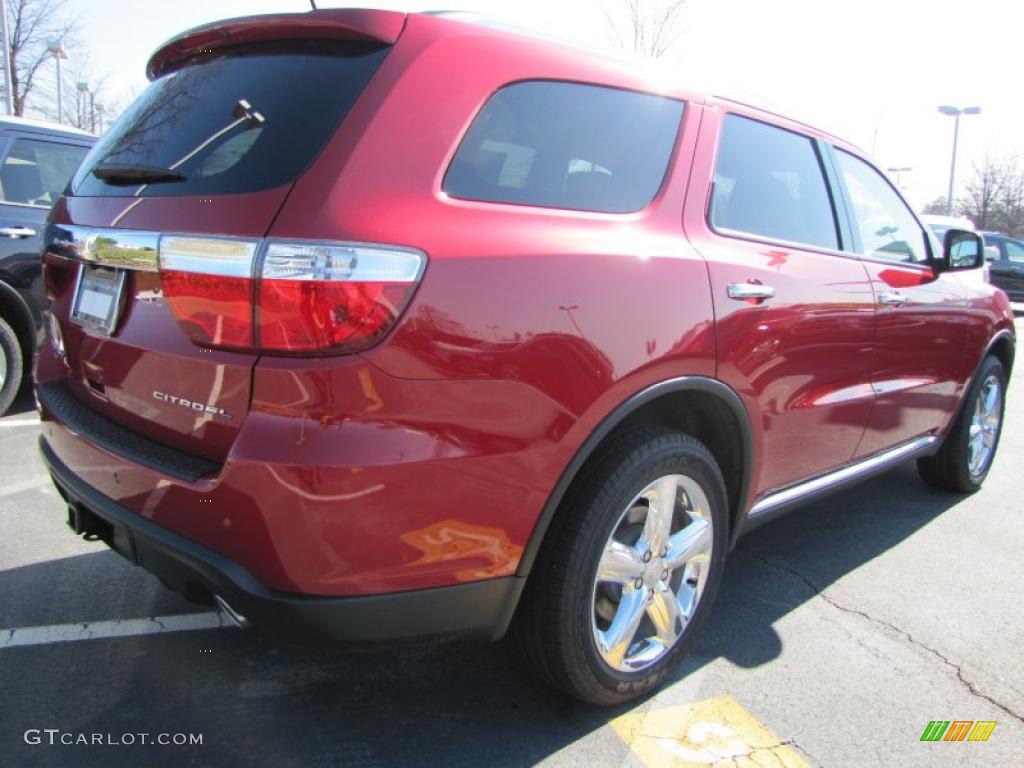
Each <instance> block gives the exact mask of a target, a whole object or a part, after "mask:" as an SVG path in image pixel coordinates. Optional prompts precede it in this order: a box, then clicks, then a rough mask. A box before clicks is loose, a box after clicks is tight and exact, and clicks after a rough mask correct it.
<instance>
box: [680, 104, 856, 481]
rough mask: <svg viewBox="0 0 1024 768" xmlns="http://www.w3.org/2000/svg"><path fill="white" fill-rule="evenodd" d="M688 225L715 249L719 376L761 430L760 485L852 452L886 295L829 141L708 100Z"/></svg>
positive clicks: (703, 247)
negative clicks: (850, 232)
mask: <svg viewBox="0 0 1024 768" xmlns="http://www.w3.org/2000/svg"><path fill="white" fill-rule="evenodd" d="M698 141H699V146H698V149H697V160H696V162H695V166H694V171H693V174H692V176H691V182H690V190H689V192H688V194H687V203H686V215H685V222H684V224H685V228H686V233H687V236H688V237H689V238H690V240H691V242H692V243H693V244H694V246H695V247H696V248H697V249H698V250H699V251H700V252H701V253H702V254H703V255H704V257H705V258H706V259H707V262H708V269H709V272H710V278H711V290H712V298H713V301H714V306H715V315H716V320H717V341H718V377H719V378H720V379H721V380H722V381H724V382H726V383H727V384H729V385H730V386H731V387H732V388H733V389H735V390H736V391H737V392H738V393H739V394H740V396H741V397H742V398H743V399H744V400H745V402H746V405H747V408H748V410H749V411H750V412H751V413H752V414H759V418H756V419H755V423H754V429H755V439H756V438H757V437H758V434H757V433H760V435H759V437H760V448H761V450H760V454H759V455H760V461H759V462H758V468H757V471H756V475H755V478H754V482H755V493H754V495H755V497H756V496H757V495H762V494H763V493H764V492H766V491H769V490H773V489H777V488H780V487H783V486H786V485H790V484H793V483H795V482H797V481H800V480H802V479H805V478H808V477H810V476H813V475H818V474H822V473H824V472H826V471H828V470H830V469H832V468H834V467H837V466H840V465H842V464H845V463H846V462H848V461H850V459H851V457H852V456H853V454H854V450H855V449H856V447H857V444H858V442H859V441H860V439H861V436H862V434H863V432H864V427H865V424H866V422H867V419H868V414H869V412H870V405H871V399H872V391H871V387H870V376H871V360H872V335H873V325H874V302H873V296H872V293H871V286H870V283H869V281H868V276H867V272H866V271H865V269H864V266H863V264H862V263H861V262H860V260H859V259H858V258H857V257H856V256H855V255H853V254H849V253H846V254H844V253H842V247H843V241H844V237H843V233H842V231H841V228H840V223H839V220H838V218H837V216H836V206H835V204H834V201H833V199H832V197H831V194H830V190H829V185H828V183H827V171H826V169H827V168H828V167H830V166H827V165H826V164H825V162H824V159H823V154H822V153H823V152H824V149H823V146H822V145H821V144H820V143H819V142H818V141H816V140H814V139H812V138H810V137H808V136H807V135H805V134H803V133H800V132H799V131H797V130H793V129H790V128H788V127H782V126H780V125H777V124H774V123H768V122H761V121H760V120H758V119H754V118H753V117H752V116H745V115H742V114H723V112H722V111H720V110H716V109H708V110H707V112H706V114H705V117H704V120H703V122H702V125H701V135H700V138H699V140H698Z"/></svg>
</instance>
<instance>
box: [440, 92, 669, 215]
mask: <svg viewBox="0 0 1024 768" xmlns="http://www.w3.org/2000/svg"><path fill="white" fill-rule="evenodd" d="M682 115H683V103H682V102H680V101H675V100H673V99H667V98H663V97H661V96H652V95H650V94H645V93H636V92H634V91H623V90H618V89H615V88H605V87H601V86H593V85H580V84H577V83H557V82H523V83H515V84H513V85H509V86H506V87H505V88H502V89H501V90H500V91H498V92H497V93H495V94H494V95H493V96H492V97H491V98H490V99H489V100H488V102H487V104H485V105H484V108H483V109H482V110H481V111H480V114H478V115H477V117H476V119H475V120H474V121H473V124H472V126H470V129H469V131H468V132H467V134H466V136H465V138H464V139H463V140H462V144H460V145H459V149H458V151H457V152H456V153H455V157H454V159H453V160H452V163H451V166H450V167H449V168H448V172H447V174H446V175H445V178H444V185H443V187H444V191H445V192H446V193H447V194H449V195H451V196H452V197H458V198H463V199H466V200H481V201H485V202H494V203H518V204H520V205H538V206H545V207H550V208H567V209H572V210H579V211H600V212H603V213H628V212H631V211H638V210H640V209H641V208H643V207H644V206H646V205H647V204H648V203H650V202H651V200H652V199H654V196H655V195H656V194H657V192H658V189H659V188H660V187H661V182H662V180H663V179H664V177H665V171H666V169H667V168H668V161H669V157H670V156H671V154H672V147H673V146H674V144H675V140H676V134H677V133H678V132H679V123H680V119H681V118H682Z"/></svg>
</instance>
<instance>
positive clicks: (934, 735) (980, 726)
mask: <svg viewBox="0 0 1024 768" xmlns="http://www.w3.org/2000/svg"><path fill="white" fill-rule="evenodd" d="M995 727H996V721H995V720H978V721H977V722H975V721H974V720H954V721H953V722H950V721H949V720H932V721H931V722H929V723H928V725H927V727H925V729H924V733H922V734H921V741H988V737H989V736H991V735H992V731H993V730H994V729H995Z"/></svg>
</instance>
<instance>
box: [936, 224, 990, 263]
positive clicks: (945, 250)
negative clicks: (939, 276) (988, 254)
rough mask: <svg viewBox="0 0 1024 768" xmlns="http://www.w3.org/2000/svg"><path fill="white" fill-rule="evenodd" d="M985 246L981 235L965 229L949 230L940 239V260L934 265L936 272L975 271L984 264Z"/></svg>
mask: <svg viewBox="0 0 1024 768" xmlns="http://www.w3.org/2000/svg"><path fill="white" fill-rule="evenodd" d="M984 253H985V245H984V242H983V241H982V239H981V235H979V234H978V233H977V232H968V231H967V230H966V229H950V230H948V231H947V232H946V234H945V236H944V237H943V238H942V258H940V259H937V260H936V264H935V265H934V266H935V267H936V268H937V271H938V272H951V271H959V270H964V269H977V268H978V267H980V266H981V265H982V264H983V263H984Z"/></svg>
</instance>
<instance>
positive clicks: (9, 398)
mask: <svg viewBox="0 0 1024 768" xmlns="http://www.w3.org/2000/svg"><path fill="white" fill-rule="evenodd" d="M0 354H3V355H4V358H5V361H6V363H7V377H6V378H5V379H4V383H3V386H0V416H2V415H3V414H4V413H5V412H6V411H7V409H8V408H9V407H10V406H11V403H13V402H14V399H15V398H16V397H17V396H18V390H19V389H21V383H22V378H23V376H24V370H25V362H24V357H23V355H22V351H21V344H20V343H19V341H18V337H17V335H16V334H15V333H14V329H13V328H11V326H10V325H8V324H7V323H6V322H5V321H4V320H0Z"/></svg>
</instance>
